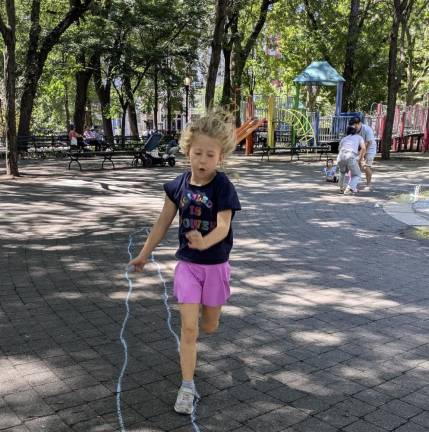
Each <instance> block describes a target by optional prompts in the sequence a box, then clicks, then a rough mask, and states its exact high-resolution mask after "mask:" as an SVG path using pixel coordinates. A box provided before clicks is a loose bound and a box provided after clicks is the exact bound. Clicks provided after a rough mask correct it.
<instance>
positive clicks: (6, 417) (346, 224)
mask: <svg viewBox="0 0 429 432" xmlns="http://www.w3.org/2000/svg"><path fill="white" fill-rule="evenodd" d="M64 164H65V161H42V162H37V163H36V162H26V163H25V164H23V166H22V167H21V171H22V172H23V173H24V174H25V175H24V176H23V177H22V178H20V179H17V180H15V181H10V180H7V181H6V180H4V179H0V197H1V202H2V207H1V208H2V210H3V211H2V212H0V248H1V251H2V253H1V254H0V268H1V269H2V270H1V278H0V366H1V367H0V389H1V391H0V412H1V415H0V431H2V432H3V431H7V432H29V431H31V432H33V431H52V432H62V431H76V432H77V431H79V432H96V431H97V432H101V431H102V432H108V431H121V427H120V424H119V420H118V410H117V400H118V399H117V396H118V395H117V393H116V390H117V382H118V377H119V375H120V372H121V368H122V366H123V361H124V352H123V346H122V344H121V343H120V339H119V333H120V330H121V328H122V325H123V322H124V317H125V312H126V309H125V300H126V298H127V294H128V283H127V280H126V279H125V277H124V270H125V264H126V263H127V261H128V247H129V242H130V238H129V235H130V234H132V233H135V234H134V236H133V238H132V240H133V244H132V245H131V250H132V252H133V253H134V254H135V253H136V251H137V248H138V246H137V244H138V245H141V243H142V242H143V240H144V232H141V231H140V232H136V231H138V230H140V229H142V228H143V227H149V226H151V224H152V223H153V222H154V221H155V218H156V217H157V214H158V212H159V209H160V208H161V206H162V202H163V195H162V192H161V191H162V186H161V185H162V183H163V182H165V181H167V180H169V179H171V178H173V177H174V176H175V175H177V174H178V173H179V172H181V170H182V169H183V166H184V162H183V161H180V160H179V161H178V166H177V167H175V168H174V169H172V168H151V169H125V168H124V169H118V170H105V171H89V170H87V171H83V172H82V173H79V172H77V171H67V170H64ZM321 165H322V164H321V163H306V162H293V163H290V162H288V161H287V158H283V157H278V156H276V157H272V158H271V161H270V162H263V163H262V164H261V163H260V161H259V158H256V157H255V158H244V157H234V158H233V159H232V161H231V162H230V163H228V164H227V169H228V171H229V173H230V176H231V179H232V180H233V181H234V183H235V184H236V187H237V190H238V193H239V196H240V200H241V203H242V207H243V210H242V211H241V212H239V213H238V214H237V217H236V219H235V220H234V231H235V246H234V251H233V254H232V256H231V264H232V268H233V270H232V287H233V297H232V298H231V302H230V304H229V305H228V306H227V307H225V309H224V314H223V318H222V323H221V328H220V331H219V332H218V333H216V334H215V335H213V336H211V337H204V336H202V337H201V340H200V344H199V361H198V367H197V376H196V385H197V388H198V390H199V392H200V394H201V395H202V400H201V401H200V403H199V405H198V409H197V419H196V423H197V425H198V428H199V430H200V431H201V432H205V431H215V432H224V431H227V432H229V431H235V432H250V431H260V432H316V431H317V432H319V431H320V432H382V431H384V432H385V431H395V432H425V431H427V430H429V379H428V377H429V296H428V280H429V266H428V262H427V258H425V257H428V256H429V254H428V253H429V243H428V242H427V241H423V240H422V241H420V240H414V239H412V238H409V237H408V236H407V229H408V227H409V226H408V222H409V221H408V222H407V220H405V222H406V223H404V222H401V221H399V220H397V219H395V218H394V217H391V216H390V215H389V214H388V213H386V212H385V211H384V208H386V207H385V206H386V203H388V202H389V201H390V200H392V199H395V197H397V196H407V195H409V194H411V193H413V191H414V186H415V185H418V184H424V185H426V184H427V183H428V180H427V179H428V178H429V164H428V161H427V159H422V158H420V159H407V158H403V159H400V160H391V161H388V162H385V163H383V164H378V165H377V170H376V173H375V191H374V192H373V193H362V194H361V195H360V196H343V195H340V194H338V193H337V186H336V185H333V184H328V183H325V182H324V181H323V179H322V176H321ZM425 187H426V186H425ZM425 187H423V189H422V192H425V191H427V190H428V189H425ZM413 208H414V209H416V208H415V207H413ZM414 216H416V214H414ZM418 216H419V217H422V218H426V214H418ZM176 224H177V220H176V221H175V227H176V226H177V225H176ZM176 235H177V234H176V231H175V229H172V230H170V232H169V233H168V235H167V238H166V239H165V241H164V242H163V243H162V244H161V246H160V247H159V248H158V249H157V250H156V253H155V258H156V260H157V262H158V263H159V264H160V267H161V272H162V276H163V277H164V279H165V280H166V281H167V286H168V288H169V289H171V281H172V272H173V269H174V265H175V261H174V251H175V248H176ZM133 282H134V288H133V292H132V295H131V298H130V302H129V304H130V316H129V320H128V323H127V326H126V331H125V338H126V341H127V345H128V364H127V367H126V371H125V375H124V380H123V383H122V384H123V385H122V389H121V393H120V395H119V396H120V402H121V405H120V406H121V416H122V418H123V422H124V429H122V430H126V431H128V432H137V431H138V432H164V431H165V432H173V431H174V432H188V431H189V432H190V431H193V430H194V431H195V428H193V427H192V425H191V421H190V418H189V417H187V416H179V415H177V414H175V413H174V411H173V409H172V406H173V403H174V400H175V396H176V392H177V385H178V383H179V370H180V369H179V362H178V354H177V347H176V342H175V340H174V338H173V336H172V335H171V334H170V332H169V330H168V328H167V325H166V316H167V314H166V310H165V307H164V303H163V298H162V294H163V286H162V283H161V281H160V279H159V275H158V272H157V267H156V265H154V264H151V265H148V268H147V271H146V272H145V273H144V274H141V275H136V276H134V277H133ZM170 303H171V305H172V326H173V329H174V330H175V331H176V332H179V325H178V322H179V321H178V318H179V317H178V311H177V307H176V305H175V302H174V300H173V299H170Z"/></svg>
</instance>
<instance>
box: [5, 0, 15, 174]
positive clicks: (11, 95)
mask: <svg viewBox="0 0 429 432" xmlns="http://www.w3.org/2000/svg"><path fill="white" fill-rule="evenodd" d="M6 14H7V18H8V19H7V25H6V24H5V23H4V21H3V19H1V21H0V31H1V34H2V37H3V41H4V50H3V59H4V66H3V67H4V89H5V97H6V110H5V111H6V112H5V120H6V131H5V132H6V133H5V135H6V174H7V175H10V176H14V177H18V176H19V170H18V151H17V143H16V120H15V119H16V105H15V96H16V58H15V53H16V38H15V27H16V15H15V1H14V0H7V2H6Z"/></svg>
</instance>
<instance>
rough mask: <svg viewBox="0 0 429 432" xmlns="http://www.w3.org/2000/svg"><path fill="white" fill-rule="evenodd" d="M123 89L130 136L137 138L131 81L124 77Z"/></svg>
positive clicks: (137, 131) (137, 129)
mask: <svg viewBox="0 0 429 432" xmlns="http://www.w3.org/2000/svg"><path fill="white" fill-rule="evenodd" d="M124 89H125V95H126V97H127V101H128V106H127V111H128V123H129V125H130V135H131V136H133V137H138V136H139V128H138V124H137V113H136V105H135V102H134V95H133V91H132V89H131V81H130V78H129V76H126V77H125V78H124Z"/></svg>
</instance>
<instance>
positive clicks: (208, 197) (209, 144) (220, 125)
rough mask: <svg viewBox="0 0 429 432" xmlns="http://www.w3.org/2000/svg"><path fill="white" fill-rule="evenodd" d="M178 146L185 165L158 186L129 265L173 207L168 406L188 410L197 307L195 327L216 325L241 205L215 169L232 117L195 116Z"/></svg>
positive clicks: (144, 256) (228, 141) (228, 140)
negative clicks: (152, 216)
mask: <svg viewBox="0 0 429 432" xmlns="http://www.w3.org/2000/svg"><path fill="white" fill-rule="evenodd" d="M180 147H181V150H182V152H183V153H184V154H185V155H186V156H187V157H188V159H189V162H190V168H191V169H190V171H186V172H184V173H183V174H181V175H179V176H178V177H176V178H175V179H174V180H173V181H170V182H168V183H166V184H165V185H164V191H165V194H166V196H165V202H164V207H163V209H162V211H161V214H160V216H159V218H158V221H157V222H156V223H155V225H154V226H153V227H152V230H151V232H150V234H149V236H148V238H147V240H146V242H145V244H144V246H143V249H142V250H141V252H140V253H139V255H138V256H137V257H136V258H134V259H133V260H131V261H130V263H129V265H132V266H134V269H135V270H136V271H142V270H143V268H144V266H145V264H146V263H147V262H148V259H149V257H150V255H151V253H152V251H153V250H154V249H155V247H156V246H157V245H158V244H159V242H160V241H161V240H162V239H163V238H164V236H165V234H166V233H167V230H168V228H169V227H170V225H171V223H172V221H173V219H174V217H175V216H176V213H177V210H179V248H178V250H177V252H176V258H177V259H178V263H177V265H176V269H175V272H174V288H173V289H174V295H175V296H176V297H177V300H178V302H179V307H180V318H181V333H180V366H181V371H182V385H181V387H180V389H179V392H178V395H177V400H176V403H175V405H174V409H175V411H176V412H178V413H181V414H191V413H192V410H193V402H194V397H195V385H194V372H195V367H196V361H197V339H198V332H199V327H200V326H199V317H200V309H201V312H202V319H201V330H202V331H203V332H205V333H213V332H214V331H216V329H217V328H218V326H219V317H220V313H221V309H222V305H224V304H225V303H226V301H227V299H228V297H229V296H230V287H229V278H230V266H229V263H228V258H229V253H230V251H231V248H232V244H233V234H232V228H231V221H232V219H233V218H234V213H235V212H236V211H237V210H241V207H240V202H239V200H238V196H237V193H236V191H235V188H234V186H233V184H232V183H231V182H230V180H229V179H228V177H227V176H226V175H225V174H224V173H222V172H219V171H217V167H218V166H219V165H221V164H222V162H223V160H224V159H225V158H226V157H227V156H228V155H230V154H231V153H232V152H233V151H234V149H235V147H236V142H235V127H234V123H233V121H232V116H230V115H229V114H227V113H225V112H222V111H212V112H209V113H208V114H207V115H205V116H203V117H201V118H199V119H197V120H196V121H194V122H192V123H191V124H189V125H188V126H187V127H186V128H185V130H184V131H183V132H182V136H181V138H180Z"/></svg>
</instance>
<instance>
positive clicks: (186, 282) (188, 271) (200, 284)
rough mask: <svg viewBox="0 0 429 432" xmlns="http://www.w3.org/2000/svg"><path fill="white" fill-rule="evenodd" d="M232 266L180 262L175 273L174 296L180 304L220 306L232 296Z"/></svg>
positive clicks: (226, 264) (226, 263)
mask: <svg viewBox="0 0 429 432" xmlns="http://www.w3.org/2000/svg"><path fill="white" fill-rule="evenodd" d="M229 277H230V266H229V263H228V261H226V262H224V263H222V264H194V263H190V262H187V261H179V262H178V263H177V265H176V270H175V271H174V295H175V296H176V297H177V301H178V302H179V303H187V304H202V305H205V306H220V305H223V304H225V303H226V301H227V299H228V297H229V296H230V288H229Z"/></svg>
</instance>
